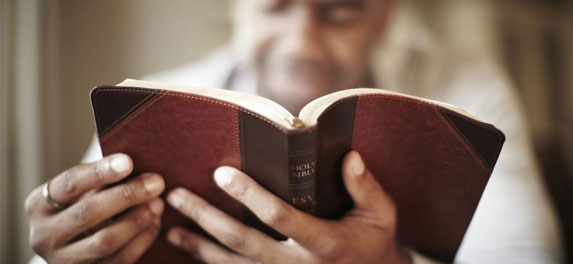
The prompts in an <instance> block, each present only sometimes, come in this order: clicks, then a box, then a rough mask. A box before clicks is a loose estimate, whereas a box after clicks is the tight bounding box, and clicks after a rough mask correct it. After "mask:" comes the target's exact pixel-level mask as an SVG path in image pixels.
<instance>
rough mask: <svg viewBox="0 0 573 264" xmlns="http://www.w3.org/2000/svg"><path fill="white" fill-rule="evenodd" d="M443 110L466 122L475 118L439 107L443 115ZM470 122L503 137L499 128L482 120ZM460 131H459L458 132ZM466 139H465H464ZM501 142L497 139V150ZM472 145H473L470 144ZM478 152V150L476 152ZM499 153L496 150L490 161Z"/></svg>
mask: <svg viewBox="0 0 573 264" xmlns="http://www.w3.org/2000/svg"><path fill="white" fill-rule="evenodd" d="M444 111H447V112H448V113H449V114H452V115H455V116H457V117H459V118H461V119H463V120H465V121H468V122H472V121H475V120H473V119H471V118H468V117H466V116H464V115H461V114H459V113H456V112H454V111H449V110H447V109H441V108H440V112H441V113H442V115H444V116H445V114H444V113H443V112H444ZM446 118H447V119H448V120H450V118H449V117H447V116H446ZM451 121H452V120H450V122H451ZM472 123H475V124H476V125H478V126H480V127H482V128H485V129H487V130H489V131H491V132H493V133H494V134H496V135H497V136H498V138H503V137H504V135H503V133H501V132H500V131H499V130H497V129H494V128H493V127H492V126H490V125H488V124H485V123H482V122H479V121H478V122H472ZM452 124H453V122H452ZM456 129H457V128H456ZM460 133H461V132H460ZM464 137H465V136H464ZM466 140H467V139H466ZM468 142H469V140H468ZM502 144H503V142H502V140H498V141H497V146H496V149H497V150H499V149H501V146H502ZM472 147H473V146H472ZM478 153H479V152H478ZM499 154H500V153H499V152H498V153H497V156H495V157H492V162H493V161H495V160H497V158H498V156H499ZM480 156H481V154H480ZM484 160H485V158H484ZM488 167H489V166H488ZM491 169H492V170H493V168H491Z"/></svg>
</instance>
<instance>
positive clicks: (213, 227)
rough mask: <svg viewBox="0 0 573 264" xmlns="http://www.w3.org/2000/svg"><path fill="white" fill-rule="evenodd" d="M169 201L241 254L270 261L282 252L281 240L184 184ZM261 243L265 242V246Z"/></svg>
mask: <svg viewBox="0 0 573 264" xmlns="http://www.w3.org/2000/svg"><path fill="white" fill-rule="evenodd" d="M167 201H168V202H169V204H171V205H172V206H173V207H175V208H176V209H177V210H179V211H180V212H181V213H183V214H184V215H186V216H187V217H189V218H191V219H192V220H193V221H195V222H196V223H197V224H198V225H199V226H201V227H202V228H203V229H204V230H205V231H207V232H208V233H209V234H211V235H212V236H213V237H215V238H216V239H217V240H219V241H220V242H221V243H223V244H224V245H225V246H227V247H229V248H230V249H231V250H234V251H235V252H238V253H240V254H241V255H244V256H247V257H249V258H252V259H255V260H258V261H261V262H263V263H269V262H270V261H269V260H270V258H272V256H273V255H275V256H276V255H280V254H281V251H280V249H281V248H280V244H279V243H278V242H276V241H275V240H274V239H271V238H270V237H268V236H267V235H265V234H263V233H261V232H260V231H258V230H256V229H253V228H251V227H247V226H245V225H243V224H242V223H240V222H239V221H237V220H236V219H234V218H232V217H230V216H229V215H227V214H225V213H223V212H221V211H220V210H219V209H217V208H215V207H214V206H212V205H210V204H209V203H207V202H206V201H205V200H203V199H202V198H200V197H199V196H197V195H195V194H193V193H191V192H189V191H187V190H185V189H183V188H177V189H175V190H174V191H172V192H171V193H169V195H168V196H167ZM261 245H265V249H264V250H263V248H262V247H261Z"/></svg>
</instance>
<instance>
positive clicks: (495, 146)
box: [438, 107, 505, 169]
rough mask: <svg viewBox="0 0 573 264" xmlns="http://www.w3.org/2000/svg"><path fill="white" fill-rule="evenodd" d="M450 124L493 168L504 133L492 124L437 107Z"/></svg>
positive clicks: (503, 139)
mask: <svg viewBox="0 0 573 264" xmlns="http://www.w3.org/2000/svg"><path fill="white" fill-rule="evenodd" d="M438 109H439V110H440V112H442V114H443V115H444V117H446V119H447V120H448V121H449V122H450V124H451V125H452V126H453V127H455V128H456V130H457V131H458V132H459V133H460V135H461V136H463V137H464V138H465V139H466V141H467V142H468V144H469V145H470V146H472V148H473V149H474V150H475V151H476V153H477V154H479V155H480V157H481V158H482V159H483V161H484V162H485V163H486V164H487V166H488V167H489V168H490V169H493V167H494V166H495V163H496V162H497V158H498V156H499V153H500V152H501V147H502V146H503V142H504V141H505V135H504V134H503V133H502V132H501V131H499V130H498V129H497V128H495V127H494V126H492V125H488V124H484V123H480V122H478V121H475V120H470V119H469V118H467V117H464V116H462V115H460V114H458V113H456V112H454V111H451V110H449V109H445V108H443V107H438Z"/></svg>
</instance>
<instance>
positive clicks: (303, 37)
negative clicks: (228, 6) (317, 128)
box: [233, 0, 392, 113]
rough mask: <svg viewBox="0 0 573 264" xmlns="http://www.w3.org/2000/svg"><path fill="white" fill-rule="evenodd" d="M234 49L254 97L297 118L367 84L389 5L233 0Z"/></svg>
mask: <svg viewBox="0 0 573 264" xmlns="http://www.w3.org/2000/svg"><path fill="white" fill-rule="evenodd" d="M234 1H235V2H234V4H235V7H234V26H235V31H234V40H233V41H234V48H235V49H236V51H237V54H239V56H240V61H241V62H242V63H243V65H242V66H245V69H248V70H250V71H252V72H254V73H255V76H256V78H257V81H258V89H259V94H260V95H262V96H265V97H268V98H270V99H272V100H274V101H276V102H278V103H280V104H282V105H283V106H285V107H286V108H287V109H288V110H290V111H292V112H293V113H296V112H297V111H298V110H300V108H301V107H302V106H304V105H305V104H306V103H308V102H310V101H311V100H313V99H315V98H317V97H319V96H321V95H325V94H328V93H331V92H334V91H337V90H341V89H346V88H355V87H360V86H363V85H367V84H366V83H365V82H366V79H367V76H368V73H369V70H370V69H369V68H370V61H369V57H370V55H371V53H372V51H373V48H374V46H375V44H376V42H377V40H378V39H379V36H380V34H381V32H382V30H383V28H384V24H385V21H386V18H387V14H388V13H389V10H390V6H391V2H392V0H234Z"/></svg>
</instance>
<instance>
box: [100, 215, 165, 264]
mask: <svg viewBox="0 0 573 264" xmlns="http://www.w3.org/2000/svg"><path fill="white" fill-rule="evenodd" d="M159 226H160V220H159V218H156V221H155V222H154V224H152V225H150V226H149V227H147V229H145V230H144V231H142V232H141V233H139V234H137V235H136V236H135V237H134V238H133V239H132V240H130V241H129V242H127V244H126V245H125V246H124V247H123V248H121V249H119V250H118V251H117V252H116V253H115V254H113V255H112V256H110V257H109V258H106V259H103V260H102V261H101V262H100V263H106V264H107V263H134V262H136V261H137V260H138V259H139V258H141V256H142V255H143V254H144V253H145V251H147V249H149V247H150V246H151V245H152V244H153V242H154V241H155V239H156V238H157V235H158V234H159ZM166 257H167V259H169V256H166Z"/></svg>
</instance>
